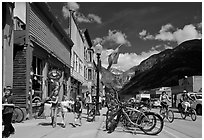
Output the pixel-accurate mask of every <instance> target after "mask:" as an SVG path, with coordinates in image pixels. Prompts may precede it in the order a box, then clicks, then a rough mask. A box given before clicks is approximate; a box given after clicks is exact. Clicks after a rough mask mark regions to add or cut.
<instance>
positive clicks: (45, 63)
mask: <svg viewBox="0 0 204 140" xmlns="http://www.w3.org/2000/svg"><path fill="white" fill-rule="evenodd" d="M25 8H26V23H25V29H23V28H22V27H24V26H23V25H22V21H19V20H17V21H15V23H20V24H19V25H21V26H18V25H17V24H16V25H15V27H16V30H15V40H14V66H13V68H14V72H13V74H14V77H13V81H14V82H13V90H14V95H15V97H16V99H17V100H16V104H17V105H19V106H21V107H25V108H29V110H30V111H32V106H31V101H33V99H34V98H35V97H38V98H39V99H41V100H42V99H45V98H46V97H48V96H49V95H50V94H51V92H52V90H53V88H54V83H53V81H52V80H51V79H50V78H49V76H48V73H49V71H51V70H53V69H56V70H58V71H60V72H61V74H62V77H61V78H60V80H59V82H60V85H61V88H60V91H59V95H60V100H61V99H62V96H63V95H69V94H70V93H69V91H70V89H69V88H70V85H69V79H70V77H71V68H72V67H71V49H72V46H73V42H72V40H71V39H70V38H69V36H68V35H67V34H66V32H65V31H64V30H63V29H62V27H61V26H60V24H59V23H58V22H57V20H56V18H55V17H54V16H53V15H52V13H51V11H50V9H49V7H48V6H47V4H46V3H38V2H35V3H26V7H25ZM16 19H17V18H16Z"/></svg>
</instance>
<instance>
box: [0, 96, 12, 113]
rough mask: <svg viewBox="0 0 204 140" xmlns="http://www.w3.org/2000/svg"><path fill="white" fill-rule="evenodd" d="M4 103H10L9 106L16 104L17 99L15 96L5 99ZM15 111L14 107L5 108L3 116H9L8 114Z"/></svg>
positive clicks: (3, 99)
mask: <svg viewBox="0 0 204 140" xmlns="http://www.w3.org/2000/svg"><path fill="white" fill-rule="evenodd" d="M2 103H3V104H4V103H8V104H14V103H15V98H14V96H13V95H11V96H8V97H5V96H4V97H3V98H2ZM13 110H14V107H12V106H5V107H4V109H3V114H7V113H12V112H13Z"/></svg>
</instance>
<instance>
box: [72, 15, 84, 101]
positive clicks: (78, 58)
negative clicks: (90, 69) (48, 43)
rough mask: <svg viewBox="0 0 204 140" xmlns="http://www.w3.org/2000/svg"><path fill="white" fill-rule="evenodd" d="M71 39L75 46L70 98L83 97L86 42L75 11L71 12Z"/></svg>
mask: <svg viewBox="0 0 204 140" xmlns="http://www.w3.org/2000/svg"><path fill="white" fill-rule="evenodd" d="M70 15H71V16H70V20H69V21H70V24H69V26H70V38H71V40H72V41H73V43H74V45H73V48H72V50H71V52H72V56H71V67H72V70H71V91H70V98H73V99H74V100H75V99H76V96H78V95H80V96H82V84H83V83H84V40H83V37H82V34H81V31H80V29H79V28H78V26H77V23H76V20H75V18H74V15H73V11H70Z"/></svg>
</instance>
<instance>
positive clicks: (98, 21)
mask: <svg viewBox="0 0 204 140" xmlns="http://www.w3.org/2000/svg"><path fill="white" fill-rule="evenodd" d="M88 18H89V19H90V20H93V21H95V22H97V23H99V24H101V23H102V21H101V18H100V17H99V16H97V15H95V14H88Z"/></svg>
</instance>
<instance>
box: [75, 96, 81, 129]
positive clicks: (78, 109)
mask: <svg viewBox="0 0 204 140" xmlns="http://www.w3.org/2000/svg"><path fill="white" fill-rule="evenodd" d="M81 113H82V102H81V101H80V98H79V97H77V98H76V101H75V103H74V127H76V122H77V120H79V126H81V125H82V123H81Z"/></svg>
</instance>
